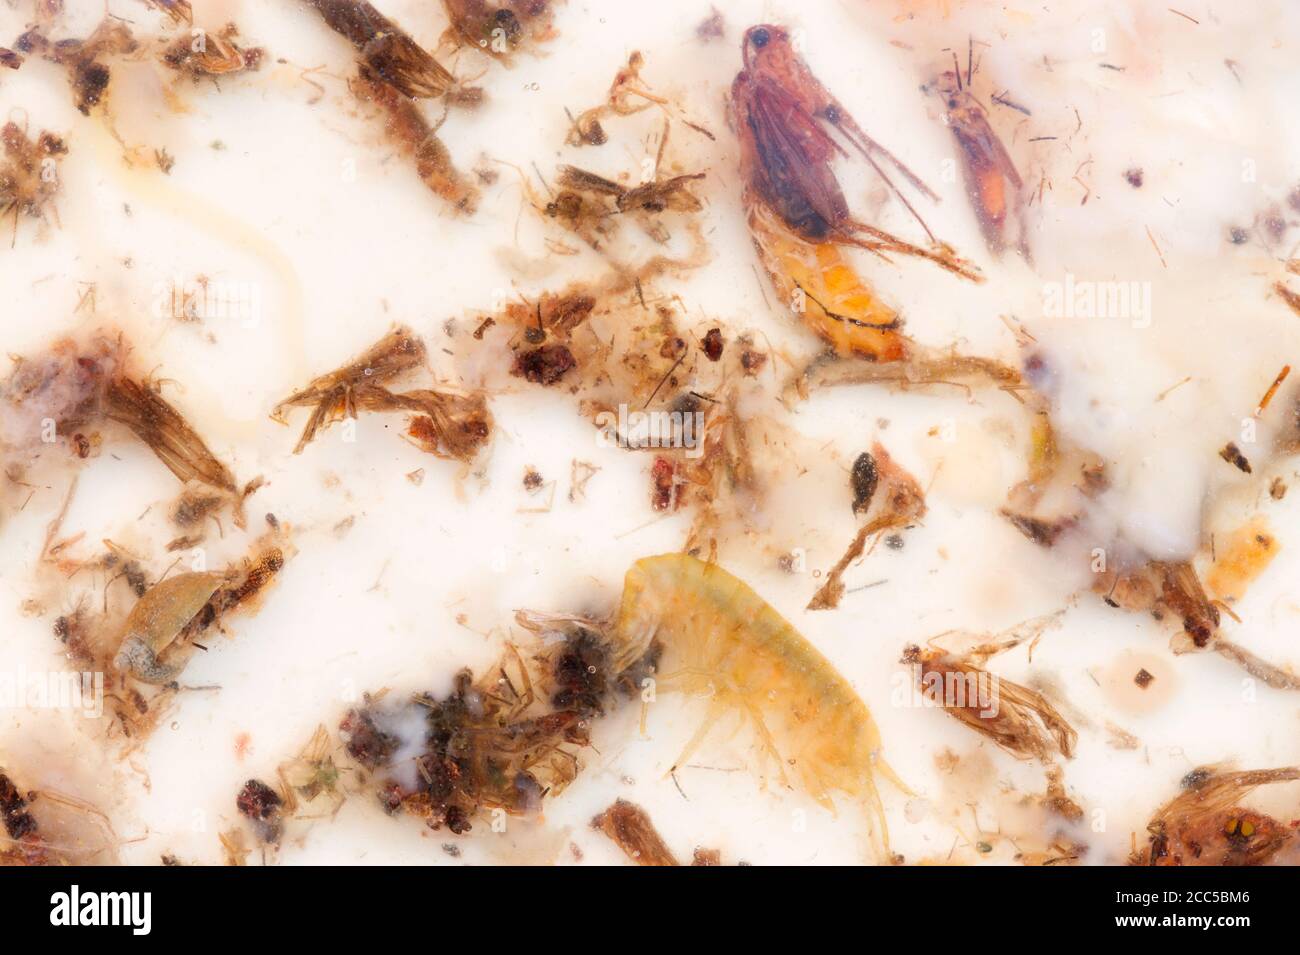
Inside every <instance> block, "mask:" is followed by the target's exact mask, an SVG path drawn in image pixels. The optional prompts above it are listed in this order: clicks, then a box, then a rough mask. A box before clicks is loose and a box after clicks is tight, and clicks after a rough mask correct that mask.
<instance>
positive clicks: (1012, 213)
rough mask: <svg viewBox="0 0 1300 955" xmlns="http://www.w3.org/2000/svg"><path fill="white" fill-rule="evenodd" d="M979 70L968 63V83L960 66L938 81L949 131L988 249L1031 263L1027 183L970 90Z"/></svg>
mask: <svg viewBox="0 0 1300 955" xmlns="http://www.w3.org/2000/svg"><path fill="white" fill-rule="evenodd" d="M974 72H975V71H974V67H973V66H972V65H970V64H968V65H967V67H966V80H965V82H963V81H962V76H961V67H960V66H959V65H957V66H955V67H954V69H951V70H948V71H947V72H945V73H943V74H942V75H941V76H940V77H939V79H938V80H937V81H936V82H935V90H936V91H937V92H938V94H939V96H940V97H941V98H942V100H943V104H944V109H945V111H946V112H945V119H946V121H947V123H948V127H949V128H950V129H951V130H952V133H953V135H954V136H955V137H956V138H957V144H958V145H959V146H960V147H961V157H962V165H963V166H964V167H965V173H966V194H967V196H969V197H970V201H971V205H972V206H973V207H974V208H975V217H976V219H978V220H979V225H980V231H981V232H982V233H983V234H984V241H985V243H986V244H987V245H988V247H989V251H990V252H992V253H993V254H994V255H1001V254H1002V253H1003V252H1004V251H1005V250H1006V249H1007V248H1008V247H1014V248H1015V249H1016V250H1017V251H1018V252H1019V253H1020V254H1021V255H1022V256H1024V257H1025V259H1026V260H1028V258H1029V249H1028V246H1027V245H1026V242H1025V224H1024V219H1023V211H1024V205H1025V203H1024V199H1025V195H1024V183H1023V182H1022V181H1021V179H1020V174H1019V173H1018V172H1016V166H1015V163H1013V162H1012V161H1011V156H1010V155H1008V154H1007V151H1006V148H1005V147H1004V146H1003V145H1002V140H1001V139H999V138H998V134H997V133H996V132H994V130H993V127H992V126H991V125H990V124H989V120H988V114H987V112H985V110H984V107H983V106H982V105H980V102H979V100H977V99H976V98H975V95H974V93H973V92H972V91H971V80H972V78H973V76H974Z"/></svg>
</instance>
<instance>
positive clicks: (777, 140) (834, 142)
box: [731, 25, 979, 381]
mask: <svg viewBox="0 0 1300 955" xmlns="http://www.w3.org/2000/svg"><path fill="white" fill-rule="evenodd" d="M742 50H743V56H744V69H742V70H741V71H740V73H739V74H738V75H737V76H736V80H735V82H734V83H733V84H732V88H731V97H732V100H731V110H732V123H733V126H734V128H735V130H736V134H737V136H738V137H739V139H740V168H741V175H742V176H743V178H744V180H745V195H744V202H745V209H746V214H747V217H748V220H749V228H750V233H751V235H752V236H753V238H754V244H755V245H756V246H757V248H758V252H759V256H760V258H761V259H762V261H763V265H764V267H765V268H766V269H767V272H768V275H769V277H770V278H771V280H772V284H773V286H774V287H775V289H776V290H777V293H778V294H779V295H780V296H781V297H782V298H783V299H784V300H785V301H787V302H788V303H790V308H791V310H792V311H794V312H795V313H796V315H797V316H798V317H799V319H800V320H801V321H802V322H803V323H804V324H805V325H807V326H808V328H810V329H811V330H812V331H814V332H815V333H816V334H818V335H819V336H820V337H821V338H823V339H824V340H826V341H827V342H829V343H830V344H831V346H832V347H833V348H834V349H835V352H836V354H837V355H838V356H840V357H843V358H849V357H858V358H866V359H868V360H870V361H872V362H874V363H877V364H884V363H889V362H899V361H905V360H911V361H913V363H915V364H916V365H917V367H916V368H915V369H914V372H915V373H914V374H912V375H911V376H910V377H912V378H914V379H915V380H918V381H920V380H927V379H930V378H933V377H936V376H942V375H943V374H946V373H947V371H948V369H947V367H946V366H945V364H944V362H943V361H942V360H939V361H934V362H931V361H928V360H927V359H924V358H921V359H920V361H919V363H918V362H917V359H918V355H917V350H916V348H915V346H914V345H913V344H912V343H911V342H910V341H909V340H908V339H907V338H906V337H905V336H904V335H903V334H902V333H901V331H900V329H901V326H902V321H901V319H900V318H899V315H898V313H897V312H896V311H895V310H894V309H893V308H892V307H891V306H889V305H888V304H886V303H885V302H884V301H883V300H882V299H881V297H880V296H879V295H878V294H876V292H875V290H874V289H873V288H871V286H870V285H868V284H867V283H866V282H865V281H864V280H863V279H862V278H861V277H860V276H859V275H858V274H857V273H856V271H855V270H854V269H853V267H852V266H851V265H850V264H849V263H848V262H847V261H846V260H845V258H844V255H843V254H842V252H841V248H840V247H841V246H844V245H849V246H856V247H858V248H863V249H866V250H868V251H870V252H873V253H875V254H876V255H879V256H881V257H882V258H885V257H887V256H888V254H889V253H898V254H901V255H909V256H916V257H919V258H923V259H928V260H929V261H931V262H934V263H935V264H937V265H939V266H941V267H942V268H945V269H947V270H948V271H950V272H953V273H954V274H956V275H959V276H961V277H963V278H967V279H971V280H973V281H978V280H979V273H978V271H977V270H975V268H974V267H973V266H971V265H970V264H969V263H967V262H965V261H963V260H962V259H960V258H959V257H958V256H957V255H956V254H955V253H954V252H953V250H952V249H951V248H950V247H949V246H947V245H944V244H943V243H940V242H938V241H936V240H935V238H934V235H933V233H932V232H931V231H930V229H929V227H928V226H926V224H925V222H924V220H922V219H921V216H920V214H919V213H918V212H917V211H916V209H915V207H914V206H913V205H912V204H911V202H910V201H909V200H908V199H907V197H906V196H904V195H903V194H902V192H901V191H900V190H899V189H898V188H897V187H896V186H895V185H894V182H893V180H892V179H891V178H890V174H889V173H888V172H887V171H886V169H885V166H889V167H891V168H892V169H893V170H895V171H896V172H897V173H898V174H900V175H902V177H903V178H904V179H906V180H907V182H908V183H909V184H910V185H911V186H912V187H914V188H915V189H917V190H918V191H920V192H921V193H922V194H923V195H925V196H927V197H930V198H935V196H934V193H933V192H931V191H930V189H928V188H927V187H926V186H925V185H924V184H923V183H922V182H921V181H920V179H918V178H917V177H916V176H915V175H914V174H913V173H912V172H911V171H910V170H909V169H908V168H907V167H906V166H904V165H903V164H902V162H901V161H899V160H898V158H897V157H895V156H894V155H893V154H892V153H890V152H889V151H888V150H887V149H885V148H884V147H883V146H881V145H880V144H879V143H877V142H876V141H875V140H874V139H872V138H871V137H870V136H868V135H867V134H866V133H865V132H864V131H863V130H862V128H861V127H860V126H859V125H858V124H857V122H856V121H855V120H854V119H853V117H852V116H850V115H849V113H848V111H847V110H846V109H845V108H844V107H843V106H842V105H841V104H840V102H839V101H838V100H837V99H835V97H834V96H832V95H831V94H830V93H829V92H828V91H827V90H826V88H825V87H823V86H822V84H821V83H820V82H819V81H818V80H817V78H816V77H815V76H813V74H812V71H811V70H810V69H809V68H808V65H807V64H806V63H805V62H804V61H803V59H802V58H801V57H800V56H799V54H798V53H797V52H796V51H795V49H794V47H793V45H792V43H791V40H790V35H789V33H788V31H786V30H785V29H784V28H783V27H778V26H770V25H763V26H756V27H751V28H750V29H749V30H748V31H746V33H745V39H744V43H743V47H742ZM836 133H838V136H839V138H836V136H835V135H833V134H836ZM841 140H842V141H843V142H844V143H846V144H847V145H848V146H850V147H852V148H853V149H854V150H855V151H856V152H857V153H858V154H860V155H861V156H862V157H863V158H864V159H866V161H867V162H868V163H870V164H871V166H872V168H873V169H874V170H875V171H876V172H877V173H878V174H879V175H880V177H881V178H882V179H883V180H884V182H885V183H886V184H887V185H888V186H889V188H890V189H891V190H892V191H893V193H894V194H895V195H896V196H898V198H899V200H900V201H901V202H902V203H903V205H904V206H905V207H906V208H907V210H908V211H909V212H910V213H911V214H912V216H913V217H914V218H915V219H916V220H917V222H918V223H919V224H920V225H921V227H922V229H924V231H925V233H926V236H927V237H928V238H929V240H930V242H931V245H930V247H929V248H922V247H921V246H918V245H915V244H913V243H911V242H908V241H906V240H904V239H901V238H898V237H897V236H894V235H891V234H890V233H888V232H885V231H884V230H882V229H878V228H876V227H875V226H872V225H868V224H867V223H865V222H862V221H861V220H859V219H856V218H854V217H853V215H852V214H851V213H850V211H849V208H848V202H847V200H846V199H845V197H844V192H843V190H842V189H841V188H840V184H839V181H838V180H837V179H836V177H835V172H834V170H833V169H832V167H831V163H832V161H833V160H834V159H835V158H836V157H837V156H846V155H848V151H847V150H846V149H845V146H844V145H841ZM882 163H883V164H882Z"/></svg>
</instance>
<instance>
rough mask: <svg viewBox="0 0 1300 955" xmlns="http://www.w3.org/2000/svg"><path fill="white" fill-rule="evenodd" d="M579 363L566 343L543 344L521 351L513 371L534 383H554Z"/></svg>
mask: <svg viewBox="0 0 1300 955" xmlns="http://www.w3.org/2000/svg"><path fill="white" fill-rule="evenodd" d="M577 364H578V362H577V360H576V359H575V358H574V357H573V352H571V351H569V349H568V347H567V346H565V345H543V346H541V347H540V348H533V349H530V350H528V351H523V352H520V353H519V354H518V355H517V356H516V358H515V367H514V370H513V371H512V372H511V373H512V374H514V375H515V376H517V377H520V378H525V379H527V380H528V381H531V382H533V383H534V384H539V385H548V386H549V385H553V384H555V383H556V382H557V381H559V380H560V379H561V378H563V377H564V375H565V374H566V373H567V372H568V371H570V370H571V369H572V368H574V367H575V366H576V365H577Z"/></svg>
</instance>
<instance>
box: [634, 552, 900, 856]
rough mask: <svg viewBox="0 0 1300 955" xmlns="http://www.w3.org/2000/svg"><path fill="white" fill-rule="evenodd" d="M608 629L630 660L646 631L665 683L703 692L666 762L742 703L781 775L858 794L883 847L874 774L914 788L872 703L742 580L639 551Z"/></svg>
mask: <svg viewBox="0 0 1300 955" xmlns="http://www.w3.org/2000/svg"><path fill="white" fill-rule="evenodd" d="M615 633H616V636H617V638H618V641H619V642H620V644H621V645H622V647H623V648H624V651H625V652H624V654H623V655H625V656H626V657H627V658H629V659H632V658H635V657H636V656H638V655H639V654H641V653H644V650H645V648H646V647H648V646H649V645H650V643H651V641H653V640H659V641H660V642H661V643H662V644H663V646H664V648H665V652H664V660H663V663H662V664H661V667H660V669H661V670H662V671H663V675H662V676H660V677H659V678H658V685H659V686H660V687H661V688H663V689H666V690H680V691H683V692H686V693H690V694H692V695H707V696H708V697H709V698H710V703H709V709H708V712H707V714H706V716H705V718H704V722H703V723H702V724H701V725H700V728H699V730H698V731H697V732H696V733H695V735H694V736H693V737H692V738H691V740H690V742H688V743H687V744H686V747H685V749H684V750H683V751H682V754H681V755H680V756H679V757H678V758H677V761H676V764H675V766H674V768H676V767H677V766H681V765H682V764H683V763H685V762H686V761H687V760H688V759H689V758H690V756H691V755H692V754H693V753H694V752H695V750H696V749H697V748H698V747H699V745H700V744H701V743H702V742H703V741H704V739H705V738H706V737H707V736H708V734H709V732H710V730H711V729H713V727H714V726H715V725H716V724H717V722H718V721H719V720H720V719H721V718H722V717H723V716H726V715H727V714H729V713H733V712H734V713H739V714H741V716H742V717H743V718H745V719H746V720H747V721H748V722H750V723H751V724H752V725H753V728H754V731H755V733H756V734H757V736H758V739H759V742H760V744H761V747H762V749H763V750H764V751H765V752H766V753H767V754H768V755H770V756H771V757H772V758H773V759H774V760H775V762H776V764H777V766H778V768H779V771H780V773H781V776H782V780H783V781H784V782H785V783H787V784H790V779H789V778H788V777H787V773H786V770H787V768H788V769H789V770H791V772H792V773H793V775H794V776H795V777H796V782H797V783H798V784H799V785H800V786H801V788H802V789H804V790H805V791H806V792H807V793H808V794H809V795H811V796H812V797H813V798H814V799H815V800H816V801H817V802H818V803H819V804H820V805H822V806H824V807H826V808H827V809H830V810H831V811H834V803H833V802H832V800H831V793H832V792H833V791H839V792H842V793H845V794H846V795H848V796H850V797H855V798H861V799H863V800H864V801H865V802H866V804H867V806H868V807H869V809H870V811H871V813H872V816H873V817H874V819H875V823H876V825H875V827H874V836H875V838H876V839H877V840H878V845H879V846H880V847H882V848H883V849H884V850H885V852H886V853H888V849H889V829H888V826H887V824H886V821H885V811H884V804H883V803H882V801H881V798H880V793H879V790H878V788H877V786H876V774H877V773H880V774H881V775H883V776H884V777H885V778H886V779H888V780H889V781H890V782H891V783H893V784H894V785H895V786H897V787H898V788H899V789H901V790H902V791H904V792H910V790H909V789H908V788H907V786H906V785H905V784H904V783H903V781H902V780H901V779H899V777H898V775H897V774H896V773H895V772H894V771H893V769H891V768H890V767H889V765H888V764H887V763H886V762H885V760H884V758H883V757H882V756H881V753H880V751H881V746H882V743H881V738H880V730H879V729H878V728H877V726H876V722H875V720H874V719H873V718H872V716H871V711H870V710H868V709H867V706H866V704H865V703H863V702H862V700H861V698H859V696H858V695H857V693H855V692H854V690H853V687H852V686H851V685H850V684H849V682H848V681H847V680H845V679H844V677H843V676H842V675H840V673H839V672H838V671H837V670H836V669H835V667H834V666H833V665H832V664H831V662H830V661H829V660H827V659H826V658H825V657H824V656H822V654H821V653H820V652H819V651H818V650H817V648H816V647H814V646H813V645H812V644H811V643H809V642H808V641H807V640H806V639H805V638H804V637H803V636H802V635H801V634H800V633H799V632H798V631H797V630H795V628H794V627H793V626H792V625H791V624H790V622H789V621H787V620H786V619H785V618H784V617H782V616H781V615H780V614H779V613H777V611H776V610H775V609H773V608H772V607H771V606H770V605H769V604H768V603H767V602H766V601H764V600H763V598H761V597H760V596H759V595H758V594H756V593H755V592H754V591H753V590H752V589H751V588H750V587H749V586H748V585H747V584H746V583H745V582H744V581H742V580H740V579H738V578H736V577H734V576H732V575H731V574H729V573H728V572H727V571H725V570H723V569H722V568H721V567H719V566H718V565H716V564H709V563H705V562H704V561H702V560H699V559H697V558H695V557H691V556H689V555H687V554H665V555H662V556H659V557H647V558H644V559H642V560H639V561H637V562H636V563H635V564H633V565H632V568H631V569H630V570H629V571H628V573H627V576H626V578H625V579H624V584H623V598H622V603H621V605H620V607H619V611H618V617H617V620H616V624H615Z"/></svg>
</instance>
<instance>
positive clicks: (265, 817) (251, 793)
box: [235, 779, 284, 842]
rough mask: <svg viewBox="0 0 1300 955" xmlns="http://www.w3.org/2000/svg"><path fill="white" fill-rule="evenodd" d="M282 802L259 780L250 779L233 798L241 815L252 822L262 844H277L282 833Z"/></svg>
mask: <svg viewBox="0 0 1300 955" xmlns="http://www.w3.org/2000/svg"><path fill="white" fill-rule="evenodd" d="M283 804H284V800H283V799H281V798H280V794H279V793H277V792H276V791H275V790H274V789H272V788H271V787H270V786H268V785H267V784H266V783H264V782H262V781H261V780H260V779H250V780H249V781H248V782H246V783H244V788H243V789H241V790H240V791H239V795H238V796H237V797H236V798H235V805H236V806H237V807H238V808H239V812H240V814H241V815H243V816H245V817H246V818H248V819H250V820H252V822H253V823H254V825H255V826H256V827H257V833H258V835H259V836H260V837H261V839H262V840H263V841H264V842H278V841H279V840H280V835H281V833H282V831H283V828H284V826H283V822H282V821H281V819H280V812H281V807H282V806H283Z"/></svg>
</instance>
